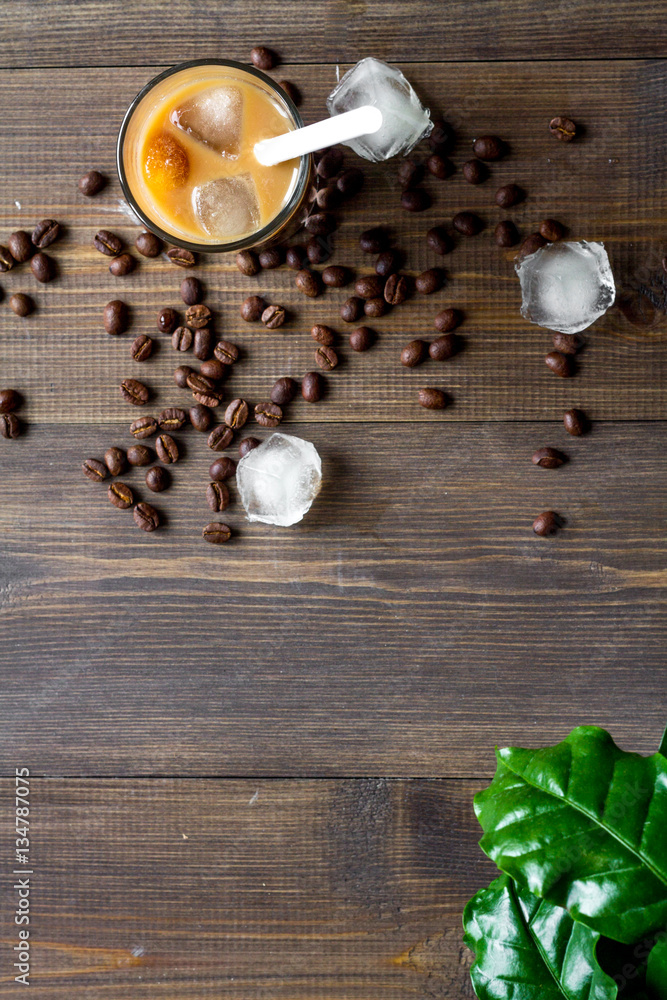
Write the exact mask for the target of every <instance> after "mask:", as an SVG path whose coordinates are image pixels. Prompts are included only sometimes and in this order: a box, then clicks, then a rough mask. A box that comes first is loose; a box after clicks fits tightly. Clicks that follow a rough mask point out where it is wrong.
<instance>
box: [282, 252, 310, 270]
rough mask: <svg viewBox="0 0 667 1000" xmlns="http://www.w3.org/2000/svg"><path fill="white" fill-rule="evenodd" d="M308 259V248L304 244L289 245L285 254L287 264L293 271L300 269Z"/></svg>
mask: <svg viewBox="0 0 667 1000" xmlns="http://www.w3.org/2000/svg"><path fill="white" fill-rule="evenodd" d="M307 259H308V255H307V253H306V248H305V247H302V246H295V247H288V249H287V252H286V254H285V261H286V263H287V266H288V267H289V268H291V269H292V270H293V271H300V270H301V269H302V268H303V266H304V264H305V263H306V260H307Z"/></svg>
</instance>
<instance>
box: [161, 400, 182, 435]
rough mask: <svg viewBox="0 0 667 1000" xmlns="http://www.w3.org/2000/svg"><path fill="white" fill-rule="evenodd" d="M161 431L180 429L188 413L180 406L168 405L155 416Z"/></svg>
mask: <svg viewBox="0 0 667 1000" xmlns="http://www.w3.org/2000/svg"><path fill="white" fill-rule="evenodd" d="M157 422H158V424H159V425H160V429H161V430H163V431H180V429H181V427H185V425H186V424H187V422H188V415H187V413H186V412H185V410H182V409H181V408H180V406H168V407H167V408H166V409H164V410H163V411H162V413H160V415H159V417H158V418H157Z"/></svg>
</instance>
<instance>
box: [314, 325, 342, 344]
mask: <svg viewBox="0 0 667 1000" xmlns="http://www.w3.org/2000/svg"><path fill="white" fill-rule="evenodd" d="M310 335H311V337H312V338H313V340H316V341H317V343H318V344H324V346H325V347H331V345H332V344H333V343H334V342H335V340H336V334H335V333H334V331H333V330H332V329H331V327H330V326H324V325H323V324H322V323H316V324H315V326H314V327H313V328H312V330H311V331H310Z"/></svg>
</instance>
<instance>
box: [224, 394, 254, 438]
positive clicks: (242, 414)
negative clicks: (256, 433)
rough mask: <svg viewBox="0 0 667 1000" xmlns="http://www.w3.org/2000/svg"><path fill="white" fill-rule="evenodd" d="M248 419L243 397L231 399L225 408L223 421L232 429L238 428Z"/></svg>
mask: <svg viewBox="0 0 667 1000" xmlns="http://www.w3.org/2000/svg"><path fill="white" fill-rule="evenodd" d="M247 419H248V404H247V403H246V401H245V399H233V400H232V401H231V403H230V404H229V406H228V407H227V409H226V410H225V423H226V424H227V426H228V427H231V429H232V430H233V431H238V430H240V428H241V427H243V425H244V424H245V422H246V421H247Z"/></svg>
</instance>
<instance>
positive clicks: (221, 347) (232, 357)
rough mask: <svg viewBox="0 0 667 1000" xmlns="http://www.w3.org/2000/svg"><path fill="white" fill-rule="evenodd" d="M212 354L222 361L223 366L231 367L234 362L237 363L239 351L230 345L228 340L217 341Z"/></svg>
mask: <svg viewBox="0 0 667 1000" xmlns="http://www.w3.org/2000/svg"><path fill="white" fill-rule="evenodd" d="M213 353H214V355H215V356H216V358H217V359H218V361H222V363H223V365H233V364H234V362H235V361H238V357H239V349H238V347H237V346H236V344H231V343H230V342H229V341H228V340H219V341H218V343H217V344H216V345H215V348H214V349H213Z"/></svg>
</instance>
